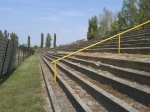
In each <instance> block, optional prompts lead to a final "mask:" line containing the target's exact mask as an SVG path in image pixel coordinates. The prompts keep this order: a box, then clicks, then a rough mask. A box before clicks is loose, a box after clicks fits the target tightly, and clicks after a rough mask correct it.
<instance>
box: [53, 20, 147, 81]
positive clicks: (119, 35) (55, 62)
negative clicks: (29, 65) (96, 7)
mask: <svg viewBox="0 0 150 112" xmlns="http://www.w3.org/2000/svg"><path fill="white" fill-rule="evenodd" d="M148 23H150V20H149V21H146V22H144V23H142V24H140V25H137V26H135V27H133V28H130V29H128V30H126V31H123V32H121V33H118V34H116V35H114V36H111V37H109V38H107V39H104V40H101V41H99V42H96V43H94V44H92V45H89V46H87V47H84V48H82V49H79V50H77V51H75V52H72V53H70V54H68V55H66V56H63V57H61V58H59V59H57V60H54V61H53V62H51V64H54V81H55V82H56V64H57V62H59V61H61V60H64V59H65V58H67V57H70V56H72V55H74V54H77V53H79V52H81V51H83V50H86V49H89V48H91V47H94V46H96V45H98V44H101V43H103V42H106V41H108V40H111V39H114V38H115V37H118V53H120V37H121V35H122V34H125V33H127V32H130V31H132V30H134V29H136V28H139V27H141V26H143V25H146V24H148Z"/></svg>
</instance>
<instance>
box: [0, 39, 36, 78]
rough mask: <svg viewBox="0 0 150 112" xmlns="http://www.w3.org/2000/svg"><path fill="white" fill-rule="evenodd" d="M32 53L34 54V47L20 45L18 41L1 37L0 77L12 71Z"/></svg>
mask: <svg viewBox="0 0 150 112" xmlns="http://www.w3.org/2000/svg"><path fill="white" fill-rule="evenodd" d="M32 54H34V50H33V49H31V48H27V47H25V46H18V44H17V42H14V41H11V40H9V39H6V38H0V78H2V77H3V76H5V75H6V74H7V73H8V72H10V71H12V70H13V69H14V68H16V67H17V66H18V65H19V64H20V63H21V62H22V61H23V60H24V59H26V58H27V57H29V56H30V55H32Z"/></svg>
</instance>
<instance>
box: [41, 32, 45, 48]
mask: <svg viewBox="0 0 150 112" xmlns="http://www.w3.org/2000/svg"><path fill="white" fill-rule="evenodd" d="M43 45H44V34H43V33H41V48H43Z"/></svg>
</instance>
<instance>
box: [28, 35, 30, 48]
mask: <svg viewBox="0 0 150 112" xmlns="http://www.w3.org/2000/svg"><path fill="white" fill-rule="evenodd" d="M30 39H31V37H30V36H29V35H28V48H30V45H31V44H30Z"/></svg>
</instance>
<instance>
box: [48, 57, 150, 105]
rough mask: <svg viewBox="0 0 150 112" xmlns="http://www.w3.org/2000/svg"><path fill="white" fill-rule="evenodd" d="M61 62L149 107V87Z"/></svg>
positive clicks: (74, 64) (75, 64) (78, 65)
mask: <svg viewBox="0 0 150 112" xmlns="http://www.w3.org/2000/svg"><path fill="white" fill-rule="evenodd" d="M49 56H50V55H49ZM51 57H52V58H55V59H57V57H55V56H51ZM61 62H63V63H64V64H66V65H67V66H70V67H71V68H74V69H75V70H77V71H79V72H81V73H83V74H86V75H87V76H88V77H90V78H92V79H94V80H97V81H100V82H102V83H104V84H107V85H111V87H113V88H114V89H117V90H119V91H121V92H122V93H124V94H127V95H128V96H130V97H132V98H134V99H135V100H137V101H138V102H141V103H143V104H145V105H149V103H150V102H149V100H150V88H149V87H147V86H143V85H141V84H139V83H133V82H132V81H129V80H125V79H123V78H119V77H116V76H115V75H110V74H109V75H108V74H104V73H102V72H101V73H98V71H96V70H95V69H92V68H89V67H87V66H83V65H80V64H77V63H73V62H71V61H67V60H62V61H61Z"/></svg>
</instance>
